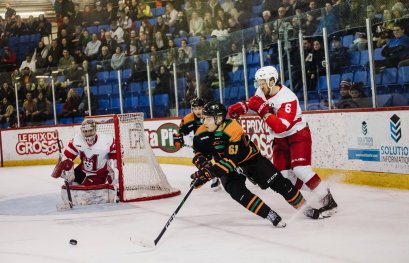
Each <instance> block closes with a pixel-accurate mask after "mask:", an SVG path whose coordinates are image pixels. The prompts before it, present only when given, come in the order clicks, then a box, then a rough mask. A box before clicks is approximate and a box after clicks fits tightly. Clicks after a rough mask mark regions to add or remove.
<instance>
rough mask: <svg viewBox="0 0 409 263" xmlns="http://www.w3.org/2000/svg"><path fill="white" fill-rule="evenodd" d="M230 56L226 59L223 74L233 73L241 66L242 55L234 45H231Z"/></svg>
mask: <svg viewBox="0 0 409 263" xmlns="http://www.w3.org/2000/svg"><path fill="white" fill-rule="evenodd" d="M230 54H231V55H230V56H229V57H228V58H227V61H226V64H225V66H224V69H225V72H226V73H227V72H235V71H237V70H238V69H239V67H240V66H242V65H243V54H242V53H241V50H240V49H238V48H237V45H236V43H232V44H231V50H230Z"/></svg>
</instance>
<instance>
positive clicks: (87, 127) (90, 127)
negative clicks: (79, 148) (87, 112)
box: [81, 119, 97, 146]
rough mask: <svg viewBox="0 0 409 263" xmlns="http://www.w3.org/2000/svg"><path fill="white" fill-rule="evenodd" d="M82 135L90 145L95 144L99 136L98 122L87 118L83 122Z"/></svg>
mask: <svg viewBox="0 0 409 263" xmlns="http://www.w3.org/2000/svg"><path fill="white" fill-rule="evenodd" d="M81 135H82V137H83V138H84V140H85V141H86V142H87V144H88V145H90V146H91V145H94V143H95V139H96V137H97V124H96V123H95V121H94V120H92V119H85V120H84V121H83V122H82V123H81Z"/></svg>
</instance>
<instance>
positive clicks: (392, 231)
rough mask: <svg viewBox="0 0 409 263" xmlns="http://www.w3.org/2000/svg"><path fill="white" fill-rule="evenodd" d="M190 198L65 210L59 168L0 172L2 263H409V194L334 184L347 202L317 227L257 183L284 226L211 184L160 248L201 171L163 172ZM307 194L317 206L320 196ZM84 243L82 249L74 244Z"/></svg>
mask: <svg viewBox="0 0 409 263" xmlns="http://www.w3.org/2000/svg"><path fill="white" fill-rule="evenodd" d="M162 168H163V170H164V171H165V173H166V174H167V177H168V180H169V181H170V183H171V184H172V185H173V186H174V187H177V188H179V189H180V190H182V195H180V196H177V197H173V198H169V199H163V200H156V201H148V202H139V203H127V204H105V205H95V206H88V207H75V208H74V209H73V210H70V211H65V212H57V211H56V204H57V201H58V200H59V191H60V190H59V187H60V185H61V184H62V180H61V179H52V178H51V177H50V173H51V171H52V169H53V166H33V167H11V168H0V182H1V183H0V189H1V191H0V262H2V263H12V262H22V263H25V262H30V263H34V262H41V263H46V262H70V263H76V262H95V263H103V262H109V263H112V262H115V263H124V262H134V263H138V262H139V263H148V262H167V263H173V262H178V263H180V262H182V263H183V262H205V263H210V262H211V263H216V262H223V263H225V262H232V263H239V262H246V263H250V262H251V263H257V262H262V263H267V262H271V263H278V262H302V263H306V262H313V263H317V262H371V263H373V262H382V263H384V262H388V263H396V262H409V191H402V190H391V189H380V188H372V187H365V186H352V185H346V184H341V183H337V182H336V180H332V181H329V182H328V183H329V184H330V186H331V190H332V193H333V195H334V198H335V200H336V201H337V203H338V205H339V210H338V213H337V214H336V215H335V216H334V217H332V218H329V219H324V220H316V221H314V220H311V219H307V218H305V217H303V216H302V215H300V214H299V213H296V211H295V210H294V209H293V208H292V207H290V206H289V205H288V204H287V203H286V202H285V201H284V200H283V198H282V197H281V196H279V195H278V194H276V193H274V192H273V191H272V190H266V191H262V190H260V189H259V188H258V187H256V186H253V185H252V184H251V183H247V185H248V186H249V189H250V190H251V191H253V192H254V193H256V194H258V195H259V196H260V197H262V198H263V199H264V201H265V202H266V203H267V204H269V205H270V206H271V207H272V208H273V209H274V210H276V211H277V212H278V213H279V214H280V215H281V216H282V217H283V219H284V220H285V221H286V222H287V227H286V228H284V229H277V228H274V227H273V226H272V224H271V223H270V222H269V221H267V220H264V219H262V218H260V217H258V216H255V215H253V214H251V213H250V212H249V211H247V210H245V209H244V208H243V207H241V206H240V205H239V204H237V203H236V202H235V201H233V200H232V199H231V198H230V196H229V195H228V194H227V193H226V192H225V191H224V190H222V191H220V192H213V191H212V190H211V189H210V186H209V185H205V186H203V187H202V188H200V189H197V190H194V191H193V192H192V194H191V196H190V197H189V198H188V200H187V201H186V203H185V205H184V206H183V207H182V209H181V210H180V212H179V214H178V216H177V217H176V218H175V219H174V220H173V222H172V224H171V225H170V228H169V229H168V230H167V232H166V233H165V235H164V236H163V237H162V239H161V240H160V242H159V244H158V246H157V247H156V248H144V247H141V246H139V245H137V244H135V242H139V241H153V240H154V239H155V238H156V236H157V235H158V234H159V232H160V231H161V229H162V228H163V226H164V225H165V223H166V222H167V220H168V219H169V216H170V215H171V214H172V213H173V211H174V210H175V209H176V207H177V206H178V205H179V203H180V201H181V200H182V198H183V196H184V195H185V194H186V192H187V191H188V189H189V183H190V179H189V175H190V174H191V173H192V172H193V171H194V168H193V166H178V165H162ZM305 197H306V198H307V199H309V200H310V201H311V202H312V203H314V200H313V196H311V195H309V194H308V193H305ZM70 239H76V240H77V241H78V244H77V245H76V246H73V245H70V244H69V240H70Z"/></svg>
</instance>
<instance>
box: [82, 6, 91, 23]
mask: <svg viewBox="0 0 409 263" xmlns="http://www.w3.org/2000/svg"><path fill="white" fill-rule="evenodd" d="M92 13H93V10H92V8H91V6H90V5H86V6H85V7H84V20H83V21H82V26H83V27H87V26H92V25H93V15H92Z"/></svg>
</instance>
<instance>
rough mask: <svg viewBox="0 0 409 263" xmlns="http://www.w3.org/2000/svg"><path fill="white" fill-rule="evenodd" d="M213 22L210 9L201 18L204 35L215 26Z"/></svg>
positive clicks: (209, 32) (210, 31) (208, 33)
mask: <svg viewBox="0 0 409 263" xmlns="http://www.w3.org/2000/svg"><path fill="white" fill-rule="evenodd" d="M215 26H216V25H215V23H214V19H213V17H212V14H211V13H210V11H208V12H205V13H204V18H203V34H204V35H206V36H207V35H210V34H211V33H212V31H213V29H214V28H215ZM189 105H190V104H189Z"/></svg>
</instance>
